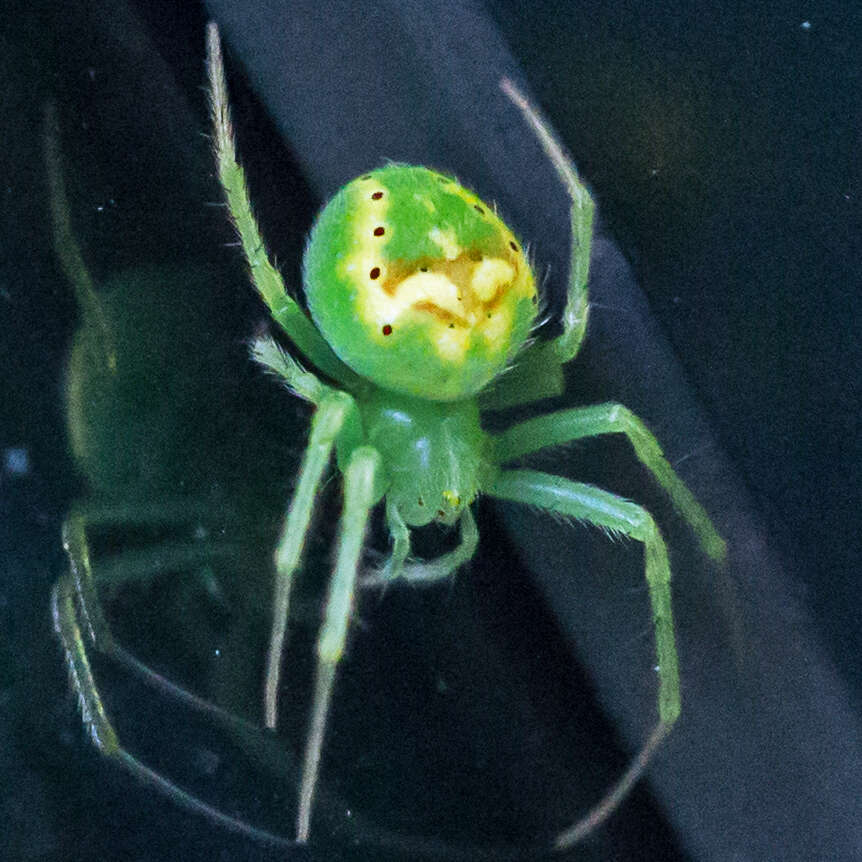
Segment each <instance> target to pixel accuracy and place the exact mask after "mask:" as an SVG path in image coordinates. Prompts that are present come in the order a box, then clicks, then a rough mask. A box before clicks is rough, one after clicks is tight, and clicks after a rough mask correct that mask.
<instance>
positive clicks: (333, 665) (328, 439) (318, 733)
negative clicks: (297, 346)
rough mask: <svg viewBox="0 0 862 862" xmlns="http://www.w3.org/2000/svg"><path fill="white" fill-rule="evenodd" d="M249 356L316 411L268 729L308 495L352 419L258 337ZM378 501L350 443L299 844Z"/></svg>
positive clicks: (375, 467) (286, 553) (367, 467)
mask: <svg viewBox="0 0 862 862" xmlns="http://www.w3.org/2000/svg"><path fill="white" fill-rule="evenodd" d="M252 352H253V356H254V358H255V359H256V360H257V361H258V362H259V363H260V364H262V365H264V366H265V367H266V368H268V369H269V370H270V371H273V372H275V373H276V374H278V375H279V376H280V377H282V378H283V379H284V381H285V382H286V384H287V386H288V387H289V388H290V389H291V390H292V391H293V392H295V393H296V394H297V395H300V396H302V397H304V398H306V399H308V400H309V401H311V402H312V403H313V404H314V405H315V407H316V409H315V413H314V416H313V418H312V422H311V432H310V434H309V441H308V446H307V447H306V450H305V454H304V456H303V459H302V465H301V467H300V471H299V481H298V483H297V487H296V491H295V492H294V495H293V499H292V500H291V503H290V508H289V510H288V514H287V518H286V520H285V525H284V529H283V531H282V535H281V538H280V540H279V543H278V546H277V548H276V552H275V566H276V584H275V602H274V606H273V621H272V634H271V637H270V646H269V655H268V657H267V671H266V684H265V700H264V703H265V720H266V724H267V726H268V727H271V728H275V725H276V721H277V707H278V689H279V685H280V674H281V661H282V653H283V650H284V640H285V635H286V631H287V618H288V614H289V602H290V591H291V587H292V585H293V580H294V575H295V574H296V570H297V568H298V567H299V564H300V561H301V559H302V551H303V546H304V544H305V537H306V535H307V533H308V527H309V524H310V522H311V514H312V510H313V508H314V502H315V498H316V496H317V492H318V490H319V487H320V482H321V479H322V477H323V472H324V470H325V469H326V466H327V464H328V463H329V460H330V458H331V456H332V449H333V447H334V446H335V444H336V443H337V442H338V441H339V440H340V439H341V440H349V439H351V438H352V437H353V434H354V432H355V428H356V423H357V422H358V417H357V411H356V404H355V402H354V400H353V398H352V396H350V395H348V394H347V393H346V392H341V391H340V390H337V389H332V388H330V387H328V386H326V385H324V384H323V383H321V382H320V381H319V380H318V379H317V378H316V377H315V376H314V375H313V374H311V373H310V372H308V371H306V370H305V369H303V368H302V367H301V366H300V365H299V363H297V362H296V360H294V359H293V358H292V357H290V356H289V355H288V354H286V353H284V352H283V351H281V350H280V349H279V347H278V346H277V345H276V344H275V342H273V341H272V340H271V339H265V338H264V339H259V340H258V341H257V342H256V343H255V344H254V346H253V351H252ZM354 439H355V438H354ZM381 496H382V476H381V471H380V455H379V453H378V452H377V450H376V449H374V448H372V447H370V446H364V445H360V446H356V447H355V448H354V449H353V450H352V452H350V454H349V455H348V456H347V462H346V464H345V465H344V508H343V510H342V515H341V521H340V523H339V528H338V551H337V554H336V562H335V570H334V572H333V575H332V580H331V582H330V586H329V592H328V594H327V599H326V609H325V615H324V620H323V625H322V626H321V629H320V633H319V635H318V640H317V673H316V680H315V688H314V696H313V701H312V707H311V719H310V722H309V731H308V736H307V739H306V745H305V756H304V760H303V768H302V783H301V786H300V793H299V812H298V815H297V839H298V840H299V841H302V842H304V841H307V840H308V833H309V829H310V825H311V812H312V806H313V803H314V794H315V790H316V787H317V777H318V774H319V771H320V755H321V751H322V748H323V738H324V735H325V732H326V721H327V717H328V714H329V705H330V701H331V699H332V690H333V687H334V684H335V675H336V669H337V667H338V663H339V661H340V660H341V657H342V655H343V654H344V647H345V644H346V641H347V632H348V628H349V624H350V616H351V613H352V610H353V601H354V595H355V592H356V583H357V577H358V569H359V559H360V555H361V552H362V544H363V542H364V539H365V532H366V528H367V524H368V517H369V514H370V512H371V509H372V507H373V506H374V505H376V503H378V502H379V501H380V498H381Z"/></svg>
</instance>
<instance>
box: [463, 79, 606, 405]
mask: <svg viewBox="0 0 862 862" xmlns="http://www.w3.org/2000/svg"><path fill="white" fill-rule="evenodd" d="M500 87H501V89H502V90H503V92H504V93H505V94H506V95H507V96H508V97H509V98H510V99H511V100H512V102H513V103H514V104H515V105H516V107H517V108H518V109H519V110H520V111H521V113H522V114H523V115H524V118H525V119H526V121H527V123H528V124H529V125H530V127H531V128H532V130H533V131H534V132H535V134H536V137H538V139H539V143H540V144H541V145H542V149H543V150H544V151H545V153H546V154H547V156H548V158H549V159H550V161H551V162H552V164H553V165H554V168H555V169H556V171H557V174H558V175H559V177H560V180H561V181H562V183H563V186H564V187H565V189H566V193H567V194H568V196H569V199H570V201H571V207H570V209H569V220H570V224H571V239H570V249H569V280H568V290H567V294H566V307H565V308H564V309H563V316H562V324H563V332H562V334H561V335H559V336H557V337H556V338H554V339H553V340H551V341H541V342H537V343H535V344H532V345H531V346H529V347H528V348H527V349H526V350H524V351H522V352H521V353H520V354H519V355H518V356H517V357H516V359H515V363H514V365H515V367H514V369H513V370H512V372H511V373H509V374H504V375H502V376H501V377H500V378H498V380H497V381H495V383H494V385H493V386H491V387H489V388H488V389H487V390H486V391H485V392H483V393H482V394H481V395H480V404H481V406H482V408H483V409H487V410H496V409H501V408H504V407H512V406H515V405H517V404H525V403H528V402H531V401H537V400H539V399H541V398H549V397H552V396H554V395H559V394H560V393H561V392H562V391H563V389H564V388H565V381H564V380H563V373H562V366H563V365H564V364H565V363H566V362H568V361H569V360H570V359H572V358H574V356H575V355H576V354H577V352H578V350H580V347H581V342H582V341H583V340H584V336H585V335H586V332H587V320H588V317H589V292H588V287H587V282H588V280H589V274H590V250H591V247H592V237H593V215H594V210H595V204H594V203H593V199H592V197H591V196H590V193H589V191H588V190H587V187H586V186H585V185H584V184H583V183H582V182H581V180H580V178H579V177H578V173H577V171H576V170H575V166H574V164H572V161H571V160H570V159H569V158H568V157H567V156H566V155H565V153H564V152H563V148H562V147H561V146H560V143H559V141H557V140H556V138H555V137H554V135H553V133H552V132H551V129H550V127H549V126H548V124H547V123H546V122H545V121H544V120H543V119H542V118H541V117H540V116H539V113H538V111H536V109H535V108H534V107H533V106H532V105H531V104H530V103H529V102H528V101H527V99H526V97H525V96H524V95H523V93H521V92H520V90H518V89H517V88H516V87H515V85H514V84H513V83H512V82H511V81H510V80H509V79H508V78H503V80H502V81H501V82H500Z"/></svg>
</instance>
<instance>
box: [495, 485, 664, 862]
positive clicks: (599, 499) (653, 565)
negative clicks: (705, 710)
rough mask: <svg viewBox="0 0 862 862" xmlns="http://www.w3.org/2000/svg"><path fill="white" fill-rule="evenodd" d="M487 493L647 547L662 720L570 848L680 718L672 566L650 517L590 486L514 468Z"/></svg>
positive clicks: (614, 802)
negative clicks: (570, 519) (579, 522)
mask: <svg viewBox="0 0 862 862" xmlns="http://www.w3.org/2000/svg"><path fill="white" fill-rule="evenodd" d="M487 493H489V494H490V495H491V496H494V497H499V498H500V499H503V500H511V501H513V502H517V503H524V504H526V505H529V506H537V507H539V508H541V509H546V510H548V511H551V512H556V513H558V514H560V515H563V516H565V517H570V518H575V519H577V520H581V521H584V522H586V523H589V524H595V525H596V526H599V527H603V528H604V529H607V530H610V531H612V532H614V533H617V534H621V535H624V536H627V537H629V538H632V539H636V540H637V541H639V542H641V543H643V546H644V559H645V577H646V582H647V586H648V588H649V596H650V604H651V606H652V617H653V625H654V629H655V643H656V655H657V659H658V661H657V663H656V664H657V669H658V677H659V693H658V714H659V720H658V723H657V724H656V726H655V728H654V729H653V731H652V733H651V734H650V736H649V738H648V739H647V741H646V743H645V744H644V746H643V747H642V749H641V751H640V752H639V753H638V755H637V756H636V758H635V759H634V761H633V762H632V764H631V766H630V767H629V769H628V770H627V771H626V772H625V774H624V775H623V776H622V777H621V778H620V779H619V780H618V781H617V782H616V783H615V784H614V785H613V787H611V789H610V790H609V791H608V792H607V794H606V795H605V796H604V797H603V799H602V800H601V801H600V802H599V803H598V804H597V805H596V806H594V807H593V808H592V809H591V810H590V811H589V812H588V813H587V815H586V816H585V817H583V818H581V819H580V820H579V821H577V822H576V823H575V824H574V825H573V826H571V827H570V828H568V829H566V830H565V831H563V832H561V833H560V834H559V835H558V836H557V838H556V840H555V842H554V846H555V848H556V849H558V850H561V849H565V848H567V847H570V846H571V845H572V844H574V843H576V842H577V841H579V840H580V839H581V838H583V837H584V836H585V835H587V834H588V833H589V832H590V831H592V830H593V829H595V828H596V827H597V826H598V825H599V824H600V823H601V822H602V821H604V820H605V819H606V818H607V817H608V816H609V815H610V814H611V813H612V812H613V811H614V810H615V809H616V808H617V806H618V805H619V804H620V802H621V801H622V800H623V799H624V798H625V796H626V795H627V794H628V792H629V791H630V790H631V788H632V786H633V785H634V783H635V782H636V781H637V779H638V778H639V777H640V775H641V774H642V773H643V772H644V770H645V769H646V767H647V765H648V763H649V761H650V759H651V758H652V756H653V753H654V752H655V750H656V749H657V747H658V745H659V743H660V742H661V740H662V739H663V738H664V737H665V736H666V735H667V734H668V732H669V731H670V728H671V727H672V726H673V724H674V722H675V721H676V720H677V718H678V717H679V712H680V695H679V666H678V658H677V652H676V643H675V638H674V625H673V615H672V612H671V592H670V565H669V563H668V557H667V549H666V547H665V544H664V540H663V539H662V537H661V533H660V532H659V530H658V527H657V526H656V524H655V521H654V520H653V518H652V516H651V515H650V514H649V512H647V511H646V510H645V509H643V508H642V507H641V506H638V505H637V504H635V503H630V502H629V501H627V500H623V499H622V498H621V497H617V496H616V495H615V494H610V493H608V492H607V491H603V490H601V489H600V488H595V487H593V486H592V485H585V484H583V483H580V482H572V481H570V480H568V479H565V478H563V477H561V476H552V475H549V474H547V473H540V472H538V471H535V470H510V471H507V472H504V473H502V474H500V476H498V477H497V479H496V480H495V481H494V483H493V484H492V485H491V487H490V488H488V489H487Z"/></svg>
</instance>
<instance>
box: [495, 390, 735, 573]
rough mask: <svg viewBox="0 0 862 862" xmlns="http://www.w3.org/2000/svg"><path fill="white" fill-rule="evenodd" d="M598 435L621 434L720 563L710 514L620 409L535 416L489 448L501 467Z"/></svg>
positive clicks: (722, 550) (720, 544)
mask: <svg viewBox="0 0 862 862" xmlns="http://www.w3.org/2000/svg"><path fill="white" fill-rule="evenodd" d="M602 434H625V435H626V437H627V438H628V441H629V442H630V443H631V445H632V448H633V449H634V452H635V455H636V456H637V459H638V460H639V461H640V462H641V464H643V466H644V467H646V469H647V470H649V472H650V473H651V475H652V477H653V479H655V481H656V482H658V484H659V485H660V486H661V487H662V488H663V489H664V491H665V492H666V493H667V495H668V496H669V497H670V500H671V502H672V503H673V505H674V507H675V508H676V510H677V511H678V512H679V513H680V514H681V515H682V517H683V518H684V519H685V521H686V522H687V523H688V525H689V527H690V528H691V530H692V531H693V532H694V534H695V535H696V536H697V538H698V541H699V542H700V545H701V547H702V548H703V551H704V553H706V554H707V555H708V556H709V557H711V558H712V559H713V560H716V561H717V562H722V561H723V560H724V559H725V557H726V555H727V547H726V545H725V542H724V539H722V538H721V536H720V535H719V534H718V532H717V531H716V529H715V527H714V526H713V524H712V521H711V520H710V519H709V515H707V514H706V512H705V511H704V508H703V506H701V505H700V503H699V502H698V501H697V499H696V498H695V496H694V494H692V493H691V491H689V489H688V488H687V487H686V485H685V483H684V482H683V481H682V480H681V479H680V478H679V476H677V474H676V473H675V472H674V469H673V467H671V466H670V464H669V463H668V462H667V459H666V458H665V457H664V454H663V453H662V450H661V446H659V443H658V440H656V438H655V437H654V436H653V434H652V433H651V432H650V430H649V429H648V428H647V427H646V425H644V423H643V421H642V420H641V419H639V418H638V417H637V416H636V415H635V414H634V413H632V412H631V410H629V409H628V408H627V407H623V405H622V404H614V403H610V404H596V405H593V406H590V407H575V408H572V409H569V410H561V411H559V412H557V413H549V414H547V415H545V416H537V417H536V418H534V419H528V420H527V421H526V422H521V423H519V424H518V425H514V426H512V427H511V428H509V429H507V430H506V431H503V432H502V433H501V434H498V435H497V436H496V437H495V438H494V445H495V447H496V454H497V457H498V459H499V460H500V463H505V462H507V461H511V460H513V459H515V458H519V457H521V456H522V455H526V454H529V453H530V452H536V451H537V450H539V449H544V448H545V447H547V446H557V445H559V444H561V443H568V442H570V441H572V440H580V439H583V438H585V437H597V436H600V435H602Z"/></svg>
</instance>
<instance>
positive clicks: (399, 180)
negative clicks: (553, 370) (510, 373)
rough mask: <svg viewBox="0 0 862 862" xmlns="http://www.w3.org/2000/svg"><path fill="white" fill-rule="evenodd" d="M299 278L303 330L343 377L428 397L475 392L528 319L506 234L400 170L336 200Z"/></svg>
mask: <svg viewBox="0 0 862 862" xmlns="http://www.w3.org/2000/svg"><path fill="white" fill-rule="evenodd" d="M305 282H306V293H307V298H308V305H309V309H310V311H311V314H312V317H313V318H314V321H315V323H316V324H317V326H318V328H319V329H320V331H321V332H322V334H323V335H324V337H325V338H326V339H327V341H328V342H329V343H330V344H331V346H332V348H333V350H335V352H336V353H337V354H338V355H339V357H340V358H341V359H342V360H343V361H344V362H346V363H347V364H348V365H349V366H350V367H351V368H353V370H354V371H356V372H357V373H359V374H361V375H362V376H363V377H367V378H368V379H370V380H372V381H373V382H374V383H376V384H378V385H379V386H381V387H385V388H387V389H391V390H395V391H398V392H402V393H406V394H409V395H414V396H418V397H420V398H428V399H432V400H438V401H448V400H455V399H459V398H465V397H469V396H472V395H474V394H476V393H477V392H478V391H480V390H481V389H482V388H483V387H484V386H485V385H486V384H487V383H488V382H489V381H490V380H491V379H492V378H493V377H495V376H496V375H497V374H498V373H499V372H500V371H501V370H502V369H503V368H504V367H505V365H506V363H507V362H508V360H509V359H510V358H511V357H512V356H513V355H514V354H515V353H516V352H517V351H518V349H519V348H520V347H521V345H522V344H523V342H524V341H525V339H526V338H527V336H528V335H529V332H530V328H531V326H532V324H533V321H534V318H535V315H536V287H535V280H534V278H533V273H532V270H531V269H530V265H529V262H528V261H527V258H526V256H525V254H524V252H523V250H522V248H521V245H520V243H519V242H518V241H517V239H516V238H515V236H514V235H513V234H512V232H511V230H509V228H508V227H507V226H506V225H505V223H504V222H503V221H502V220H501V219H500V218H499V217H498V216H497V215H496V213H495V212H494V211H493V209H491V208H490V207H488V206H487V205H485V204H484V203H482V201H480V200H479V198H477V197H476V196H475V195H474V194H473V193H472V192H470V191H468V190H467V189H465V188H464V187H463V186H461V185H459V184H458V183H457V182H456V181H455V180H453V179H451V178H449V177H447V176H444V175H443V174H439V173H436V172H434V171H431V170H429V169H427V168H422V167H412V166H409V165H388V166H386V167H383V168H380V169H378V170H376V171H373V172H371V173H369V174H365V175H363V176H361V177H359V178H358V179H356V180H353V182H351V183H349V184H348V185H346V186H345V187H344V188H342V189H341V191H339V192H338V194H336V196H335V197H334V198H333V199H332V201H330V203H329V204H328V205H327V206H326V207H325V208H324V210H323V212H322V213H321V214H320V216H319V217H318V219H317V222H316V223H315V226H314V228H313V230H312V233H311V238H310V241H309V244H308V248H307V250H306V255H305Z"/></svg>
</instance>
